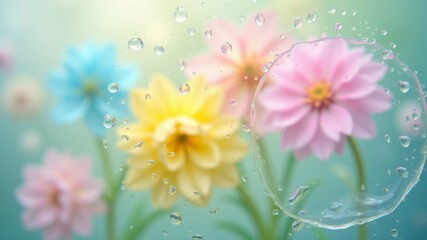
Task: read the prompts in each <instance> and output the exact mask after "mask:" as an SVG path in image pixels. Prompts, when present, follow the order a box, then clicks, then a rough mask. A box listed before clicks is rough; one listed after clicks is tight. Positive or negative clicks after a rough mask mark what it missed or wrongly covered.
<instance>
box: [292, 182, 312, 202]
mask: <svg viewBox="0 0 427 240" xmlns="http://www.w3.org/2000/svg"><path fill="white" fill-rule="evenodd" d="M309 189H310V188H309V187H308V186H300V187H298V188H297V190H296V191H295V192H293V193H292V194H291V195H290V196H289V199H288V202H289V204H290V205H294V204H295V203H297V202H299V201H300V200H301V199H303V198H304V195H305V194H306V193H307V192H308V190H309Z"/></svg>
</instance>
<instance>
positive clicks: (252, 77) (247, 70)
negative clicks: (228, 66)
mask: <svg viewBox="0 0 427 240" xmlns="http://www.w3.org/2000/svg"><path fill="white" fill-rule="evenodd" d="M261 65H262V64H261V62H260V61H258V60H257V58H256V57H253V58H251V59H245V60H243V61H242V63H241V64H240V65H239V66H238V67H237V69H239V71H238V78H239V80H241V81H244V83H245V84H247V85H248V86H249V87H256V86H257V84H258V80H259V79H261V77H262V76H263V74H264V73H263V72H262V70H261Z"/></svg>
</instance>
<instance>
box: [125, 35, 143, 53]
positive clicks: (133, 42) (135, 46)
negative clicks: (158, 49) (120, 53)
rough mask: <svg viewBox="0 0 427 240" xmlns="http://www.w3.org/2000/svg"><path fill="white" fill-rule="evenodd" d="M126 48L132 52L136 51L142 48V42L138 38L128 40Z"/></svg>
mask: <svg viewBox="0 0 427 240" xmlns="http://www.w3.org/2000/svg"><path fill="white" fill-rule="evenodd" d="M128 47H129V49H131V50H133V51H137V50H140V49H141V48H143V47H144V42H143V41H142V40H141V38H139V37H133V38H131V39H129V41H128Z"/></svg>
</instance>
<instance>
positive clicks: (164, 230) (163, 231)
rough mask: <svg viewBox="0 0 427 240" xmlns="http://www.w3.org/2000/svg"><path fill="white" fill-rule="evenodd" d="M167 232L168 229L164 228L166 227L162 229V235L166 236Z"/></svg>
mask: <svg viewBox="0 0 427 240" xmlns="http://www.w3.org/2000/svg"><path fill="white" fill-rule="evenodd" d="M168 233H169V232H168V230H166V229H163V230H162V234H163V237H167V236H168Z"/></svg>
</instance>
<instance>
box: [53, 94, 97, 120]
mask: <svg viewBox="0 0 427 240" xmlns="http://www.w3.org/2000/svg"><path fill="white" fill-rule="evenodd" d="M88 110H89V101H88V100H87V99H86V98H83V97H66V98H63V99H61V100H60V101H59V103H58V104H57V105H56V107H55V108H54V109H53V111H52V118H53V121H55V122H63V123H65V122H73V121H76V120H77V119H79V118H81V117H83V116H84V115H85V114H86V113H87V112H88Z"/></svg>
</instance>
